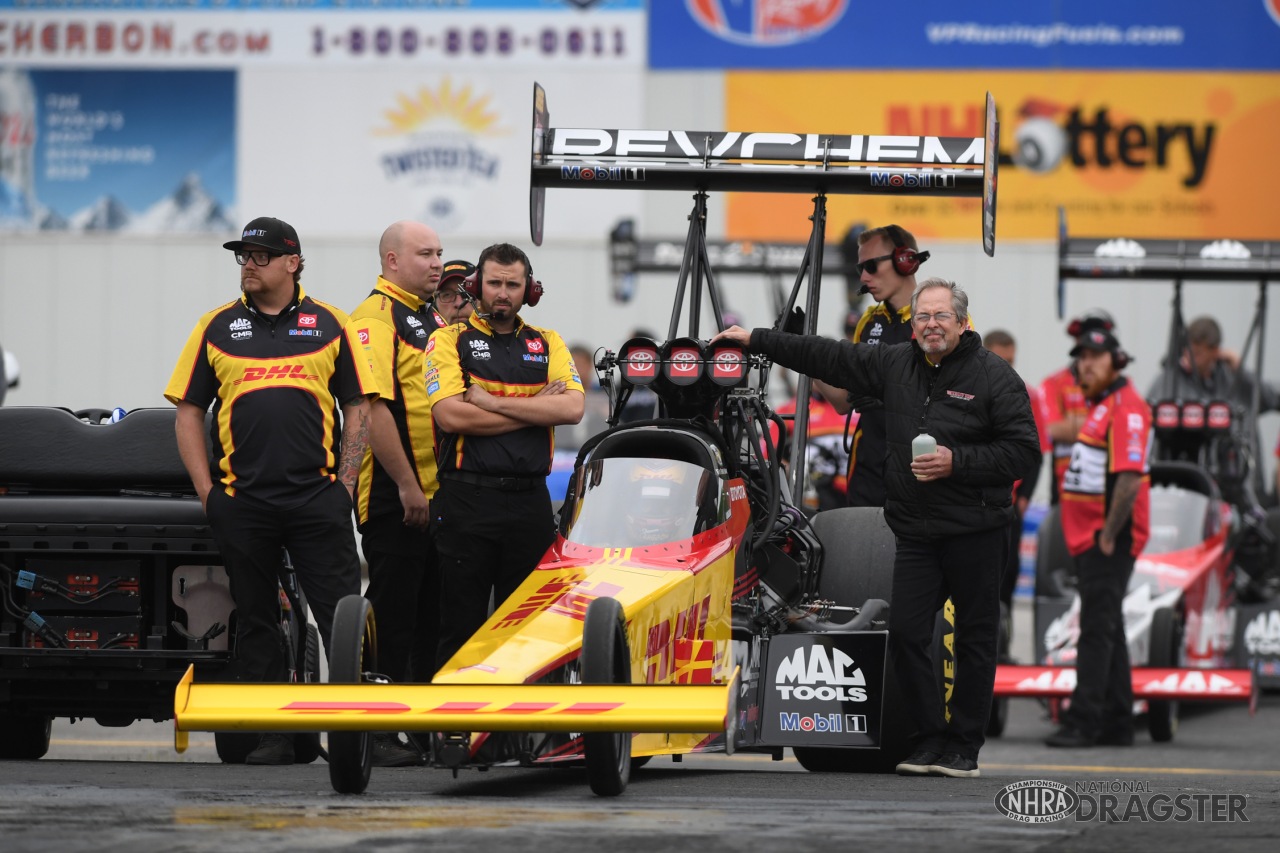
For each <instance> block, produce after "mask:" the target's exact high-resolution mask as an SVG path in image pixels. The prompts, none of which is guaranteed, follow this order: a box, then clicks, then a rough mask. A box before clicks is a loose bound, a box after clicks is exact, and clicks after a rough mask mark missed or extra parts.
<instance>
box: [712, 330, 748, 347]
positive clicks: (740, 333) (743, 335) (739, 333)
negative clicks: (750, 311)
mask: <svg viewBox="0 0 1280 853" xmlns="http://www.w3.org/2000/svg"><path fill="white" fill-rule="evenodd" d="M716 341H733V342H735V343H739V344H742V345H743V346H744V347H745V346H749V345H750V344H751V330H750V329H744V328H742V327H741V326H730V327H729V328H727V329H725V330H724V331H723V332H721V333H720V334H718V335H716V336H715V337H714V338H712V339H711V343H713V344H714V343H715V342H716Z"/></svg>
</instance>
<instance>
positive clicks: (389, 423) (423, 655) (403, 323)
mask: <svg viewBox="0 0 1280 853" xmlns="http://www.w3.org/2000/svg"><path fill="white" fill-rule="evenodd" d="M378 254H379V255H380V257H381V262H382V274H381V275H379V276H378V280H377V281H376V282H374V287H373V291H372V292H371V293H370V294H369V296H368V297H366V298H365V300H364V301H363V302H361V303H360V304H359V305H358V306H357V307H356V309H355V310H354V311H352V312H351V320H350V322H349V323H348V326H350V327H351V328H354V329H355V332H356V336H357V337H358V338H359V341H360V345H361V347H362V353H363V355H364V356H365V357H366V358H367V360H368V362H369V367H370V369H371V370H372V371H373V375H374V377H375V379H376V380H377V383H378V387H379V388H380V389H381V390H382V396H381V397H380V398H379V399H377V400H375V401H374V402H373V409H372V412H371V420H370V430H369V443H370V448H369V450H367V451H366V452H365V454H364V460H363V462H362V463H361V466H360V482H359V485H358V487H357V488H356V524H357V528H358V529H359V531H360V534H361V545H362V546H363V548H364V558H365V562H366V563H368V565H369V586H368V588H367V589H366V590H365V597H366V598H367V599H369V601H370V603H371V604H373V613H374V618H375V620H376V621H377V625H378V668H379V670H380V671H381V673H382V674H383V675H385V676H387V677H388V678H390V679H391V680H392V681H393V682H408V681H420V682H426V681H430V680H431V676H432V674H434V672H435V652H436V645H437V644H438V642H439V630H438V624H439V607H440V604H439V595H440V591H439V586H440V578H439V573H438V571H437V570H436V559H435V547H434V546H433V545H432V543H431V538H430V536H429V535H428V533H427V525H428V522H429V521H430V507H429V501H430V499H431V496H432V495H434V494H435V491H436V457H435V449H434V447H433V446H432V445H433V436H432V429H431V404H430V402H429V401H428V400H427V386H426V382H425V381H424V380H423V377H424V375H425V373H426V360H427V359H426V349H427V341H428V340H429V339H430V336H431V334H432V333H433V332H435V331H436V329H438V328H439V327H440V324H439V322H438V320H437V319H436V316H435V312H434V311H432V310H431V308H430V305H431V302H430V300H431V298H432V296H434V294H435V291H436V286H437V284H438V282H439V280H440V273H441V270H442V268H443V266H444V262H443V256H444V249H442V248H441V246H440V237H439V236H438V235H437V234H436V232H435V231H434V230H433V229H431V228H429V227H427V226H426V225H423V224H422V223H421V222H411V221H407V220H404V221H400V222H395V223H393V224H391V225H390V226H388V227H387V229H386V231H384V232H383V234H382V239H381V240H379V241H378ZM373 762H374V764H375V766H378V767H400V766H404V765H408V764H418V763H420V755H419V752H418V750H416V749H413V748H412V747H409V746H407V745H405V744H403V743H401V742H400V741H399V739H398V738H397V736H396V735H395V734H392V733H389V732H388V733H380V734H376V735H374V738H373Z"/></svg>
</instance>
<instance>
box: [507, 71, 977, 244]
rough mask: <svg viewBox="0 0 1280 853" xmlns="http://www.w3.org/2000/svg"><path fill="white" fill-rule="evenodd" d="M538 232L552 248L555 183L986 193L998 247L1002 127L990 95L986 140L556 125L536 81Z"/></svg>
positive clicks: (532, 220)
mask: <svg viewBox="0 0 1280 853" xmlns="http://www.w3.org/2000/svg"><path fill="white" fill-rule="evenodd" d="M532 143H533V144H532V158H531V163H530V171H529V230H530V236H531V237H532V238H533V242H534V243H535V244H536V245H539V246H540V245H542V235H543V223H544V216H545V207H546V190H547V188H548V187H557V188H562V189H630V190H698V191H703V192H706V191H713V190H722V191H740V192H780V193H815V194H823V195H826V194H842V195H843V194H852V195H933V196H954V197H957V198H981V199H982V247H983V250H984V251H985V252H986V253H987V254H988V255H993V254H994V253H995V232H996V168H997V162H998V146H999V125H998V122H997V121H996V112H995V99H994V98H992V97H991V94H990V93H987V97H986V133H985V136H984V137H983V138H978V137H974V138H969V137H955V136H878V135H859V134H847V133H846V134H826V133H756V132H752V133H744V132H738V131H695V130H611V129H604V128H564V127H552V126H551V115H550V112H549V110H548V107H547V93H546V90H545V89H543V88H542V86H540V85H539V84H537V83H534V85H533V140H532Z"/></svg>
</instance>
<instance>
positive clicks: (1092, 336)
mask: <svg viewBox="0 0 1280 853" xmlns="http://www.w3.org/2000/svg"><path fill="white" fill-rule="evenodd" d="M1085 350H1093V351H1094V352H1111V353H1118V352H1120V342H1119V341H1118V340H1116V336H1115V335H1113V334H1111V330H1110V329H1101V328H1098V329H1089V330H1088V331H1086V332H1085V333H1084V334H1082V335H1080V337H1078V338H1076V345H1075V346H1074V347H1072V348H1071V357H1072V358H1075V357H1077V356H1078V355H1080V353H1082V352H1084V351H1085Z"/></svg>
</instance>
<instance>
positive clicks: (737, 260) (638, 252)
mask: <svg viewBox="0 0 1280 853" xmlns="http://www.w3.org/2000/svg"><path fill="white" fill-rule="evenodd" d="M855 237H856V232H855V231H854V230H853V229H850V231H849V232H848V234H847V235H846V236H845V238H844V239H843V240H842V241H841V242H840V243H838V244H830V243H828V244H827V247H826V249H825V250H824V251H823V253H822V274H823V275H824V276H825V275H856V271H855V270H853V267H852V265H853V264H854V263H856V261H857V253H856V250H855V251H854V252H853V257H852V258H851V257H849V250H848V248H847V247H848V246H850V245H852V244H853V241H854V238H855ZM706 248H707V261H708V262H709V265H710V268H711V270H712V271H713V272H714V273H716V274H717V275H733V274H741V275H765V276H770V277H773V278H778V277H781V276H782V275H784V274H788V275H794V274H795V272H796V270H798V269H800V268H802V267H803V266H804V263H805V251H806V250H807V249H808V245H807V244H805V243H780V242H768V241H764V240H707V241H706ZM684 260H685V241H684V240H682V239H674V238H668V239H662V238H641V237H640V236H639V235H637V234H636V223H635V220H634V219H622V220H619V221H618V223H617V224H616V225H615V226H614V227H613V229H612V230H610V232H609V273H610V276H611V278H612V282H611V283H612V287H613V293H614V297H615V298H616V299H618V300H619V301H622V302H626V301H628V300H629V299H630V298H631V294H632V291H633V289H634V280H635V276H636V274H637V273H654V272H662V273H676V272H679V271H680V269H681V267H682V266H683V264H684Z"/></svg>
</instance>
